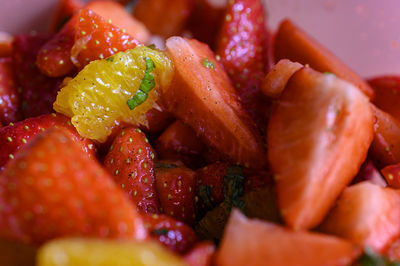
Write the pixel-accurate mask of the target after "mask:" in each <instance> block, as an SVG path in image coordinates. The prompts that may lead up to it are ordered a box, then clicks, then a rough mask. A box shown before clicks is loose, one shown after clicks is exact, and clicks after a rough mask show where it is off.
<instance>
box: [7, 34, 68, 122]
mask: <svg viewBox="0 0 400 266" xmlns="http://www.w3.org/2000/svg"><path fill="white" fill-rule="evenodd" d="M47 40H48V37H47V36H45V35H17V36H15V37H14V41H13V62H14V70H15V72H16V76H15V77H16V80H17V83H18V85H19V87H20V88H21V92H20V97H21V104H22V113H23V115H24V117H25V118H28V117H34V116H38V115H41V114H48V113H51V112H52V111H53V102H54V101H55V100H56V96H57V92H58V88H59V85H60V84H61V79H56V78H49V77H47V76H45V75H43V74H42V73H41V72H40V71H39V69H38V68H37V67H36V65H35V61H36V56H37V53H38V51H39V49H40V48H41V47H42V46H43V45H44V44H45V42H46V41H47ZM49 58H50V57H49Z"/></svg>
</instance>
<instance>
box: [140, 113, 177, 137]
mask: <svg viewBox="0 0 400 266" xmlns="http://www.w3.org/2000/svg"><path fill="white" fill-rule="evenodd" d="M146 119H147V123H148V125H147V127H144V126H143V127H142V130H144V131H146V132H149V133H159V132H161V131H163V130H164V129H166V128H167V127H168V125H169V124H171V122H172V121H173V120H174V117H173V116H172V114H171V113H170V112H168V111H167V110H166V108H162V109H161V110H157V109H156V108H152V109H150V110H149V111H147V113H146Z"/></svg>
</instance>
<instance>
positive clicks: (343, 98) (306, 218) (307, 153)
mask: <svg viewBox="0 0 400 266" xmlns="http://www.w3.org/2000/svg"><path fill="white" fill-rule="evenodd" d="M373 123H374V117H373V112H372V110H371V107H370V103H369V101H368V98H367V97H366V96H365V95H363V94H362V93H360V91H359V90H358V89H357V88H356V87H354V86H352V85H351V84H350V83H348V82H345V81H343V80H341V79H339V78H336V77H335V76H334V75H329V74H322V73H318V72H316V71H314V70H312V69H311V68H308V67H305V68H302V69H301V70H299V71H297V72H296V73H295V74H294V75H293V76H292V78H291V79H290V80H289V83H288V85H287V86H286V89H285V90H284V92H283V94H282V96H281V98H280V101H279V103H278V104H277V107H276V108H275V109H274V110H273V112H272V114H271V119H270V121H269V124H268V137H267V143H268V158H269V163H270V166H271V169H272V172H273V174H274V175H275V178H276V184H277V192H278V199H279V206H280V209H281V213H282V216H283V218H284V220H285V222H286V223H287V224H288V225H289V226H290V227H292V228H294V229H296V230H299V229H309V228H312V227H314V226H316V225H318V224H319V223H320V222H321V221H322V219H323V218H324V216H325V215H326V214H327V212H328V211H329V209H330V207H331V206H332V205H333V203H334V201H335V199H336V198H337V197H338V196H339V194H340V193H341V191H342V190H343V189H344V187H345V186H346V185H347V184H349V183H350V181H351V180H352V178H353V177H354V176H355V175H356V174H357V172H358V170H359V168H360V166H361V164H362V163H363V161H364V160H365V158H366V156H367V151H368V147H369V145H370V143H371V141H372V138H373Z"/></svg>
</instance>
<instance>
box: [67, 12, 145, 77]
mask: <svg viewBox="0 0 400 266" xmlns="http://www.w3.org/2000/svg"><path fill="white" fill-rule="evenodd" d="M111 23H112V21H111V20H109V21H107V20H106V19H105V18H103V17H101V16H100V15H97V14H96V13H94V12H93V11H91V10H90V9H86V8H85V9H82V10H81V11H80V12H79V13H78V14H77V24H76V30H75V41H74V45H73V46H72V48H71V59H72V62H73V63H74V64H75V65H76V66H77V67H78V68H79V69H81V68H83V67H84V66H86V65H87V64H88V63H89V62H91V61H93V60H97V59H103V58H107V57H109V56H111V55H113V54H115V53H117V52H121V51H125V50H128V49H133V48H135V47H136V46H137V45H139V42H138V41H137V40H136V39H134V38H133V37H131V36H130V35H128V34H127V33H125V30H122V29H119V28H117V27H116V26H114V25H113V24H111Z"/></svg>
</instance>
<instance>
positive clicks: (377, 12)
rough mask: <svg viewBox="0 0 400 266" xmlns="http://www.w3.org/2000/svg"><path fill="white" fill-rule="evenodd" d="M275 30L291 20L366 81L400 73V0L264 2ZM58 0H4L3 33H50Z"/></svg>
mask: <svg viewBox="0 0 400 266" xmlns="http://www.w3.org/2000/svg"><path fill="white" fill-rule="evenodd" d="M264 1H265V4H266V7H267V13H268V23H269V26H270V27H271V28H272V29H275V28H276V27H277V25H278V23H279V21H280V20H281V19H282V18H284V17H289V18H291V19H292V20H294V21H295V22H296V23H298V24H299V25H300V26H301V27H302V28H303V29H305V30H306V31H307V32H308V33H310V34H311V35H312V36H314V38H316V39H317V40H318V41H320V42H321V43H322V44H324V45H325V46H326V47H328V48H329V49H330V50H331V51H333V52H334V53H335V54H336V55H337V56H338V57H339V58H341V59H342V60H343V61H344V62H345V63H347V64H348V65H349V66H350V67H351V68H352V69H354V70H355V71H356V72H358V73H359V74H360V75H362V76H363V77H370V76H376V75H380V74H400V47H399V46H400V16H399V15H398V14H399V11H400V1H399V0H264ZM57 2H58V0H13V1H10V0H0V3H1V9H0V31H7V32H10V33H21V32H29V31H30V30H37V31H40V30H45V29H46V26H45V25H47V23H48V21H49V19H50V18H51V15H52V14H53V12H54V9H55V6H56V4H57Z"/></svg>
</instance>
